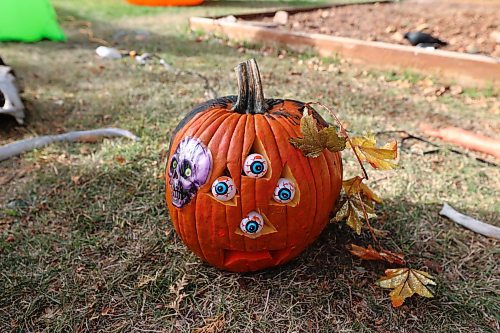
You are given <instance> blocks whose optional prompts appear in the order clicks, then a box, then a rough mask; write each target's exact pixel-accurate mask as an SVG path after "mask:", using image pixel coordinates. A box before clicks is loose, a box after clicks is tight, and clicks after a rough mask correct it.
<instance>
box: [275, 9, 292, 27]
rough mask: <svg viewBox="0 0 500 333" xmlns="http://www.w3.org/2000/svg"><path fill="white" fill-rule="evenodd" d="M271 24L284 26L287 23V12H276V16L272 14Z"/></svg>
mask: <svg viewBox="0 0 500 333" xmlns="http://www.w3.org/2000/svg"><path fill="white" fill-rule="evenodd" d="M273 22H274V23H276V24H280V25H286V24H287V23H288V12H286V11H284V10H278V11H277V12H276V14H274V17H273Z"/></svg>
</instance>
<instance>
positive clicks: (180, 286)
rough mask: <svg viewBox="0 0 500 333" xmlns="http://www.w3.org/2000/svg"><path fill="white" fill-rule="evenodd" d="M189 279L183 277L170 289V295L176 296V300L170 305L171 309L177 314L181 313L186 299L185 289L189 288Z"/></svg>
mask: <svg viewBox="0 0 500 333" xmlns="http://www.w3.org/2000/svg"><path fill="white" fill-rule="evenodd" d="M187 284H188V279H187V277H186V275H183V276H182V278H181V279H179V280H178V281H177V282H176V283H175V284H173V285H171V286H170V288H169V291H170V293H172V294H174V296H175V298H174V300H173V301H172V302H171V303H170V304H169V305H168V307H169V308H171V309H174V310H175V312H176V313H179V310H180V306H181V302H182V300H183V299H184V298H185V297H186V294H185V293H184V287H185V286H187Z"/></svg>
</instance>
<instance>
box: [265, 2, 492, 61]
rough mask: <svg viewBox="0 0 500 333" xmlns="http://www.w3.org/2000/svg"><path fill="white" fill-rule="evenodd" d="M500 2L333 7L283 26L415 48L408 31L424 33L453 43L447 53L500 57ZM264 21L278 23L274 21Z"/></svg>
mask: <svg viewBox="0 0 500 333" xmlns="http://www.w3.org/2000/svg"><path fill="white" fill-rule="evenodd" d="M499 11H500V4H498V3H496V4H494V3H461V2H460V3H455V2H439V3H437V2H435V1H427V0H426V1H422V0H420V1H417V0H415V1H405V2H403V3H390V4H373V5H352V6H343V7H332V8H329V9H321V10H316V11H312V12H303V13H297V14H294V15H290V17H289V18H288V20H287V22H286V24H285V25H281V26H280V27H281V28H284V29H288V30H292V31H305V32H310V33H320V34H327V35H332V36H340V37H351V38H356V39H361V40H368V41H381V42H388V43H396V44H402V45H410V44H409V42H408V41H407V40H405V39H404V38H403V36H404V34H405V33H406V32H409V31H417V30H420V31H423V32H426V33H430V34H431V35H433V36H435V37H438V38H440V39H441V40H444V41H446V42H447V43H448V45H447V46H444V47H443V48H442V49H444V50H449V51H458V52H467V53H477V54H485V55H490V56H493V57H500V44H499V43H497V42H498V41H499V40H498V38H499V34H500V31H499V30H500V28H499V26H498V22H499V21H498V14H495V13H498V12H499ZM262 21H265V22H273V18H272V17H271V18H263V19H262Z"/></svg>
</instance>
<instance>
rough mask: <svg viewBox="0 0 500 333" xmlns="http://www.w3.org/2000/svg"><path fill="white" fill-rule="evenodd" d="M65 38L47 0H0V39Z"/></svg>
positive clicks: (58, 39) (31, 40)
mask: <svg viewBox="0 0 500 333" xmlns="http://www.w3.org/2000/svg"><path fill="white" fill-rule="evenodd" d="M41 39H51V40H55V41H63V40H65V39H66V37H65V36H64V33H63V31H62V30H61V28H60V27H59V25H58V24H57V19H56V13H55V11H54V8H52V6H51V4H50V3H49V0H0V41H21V42H36V41H39V40H41Z"/></svg>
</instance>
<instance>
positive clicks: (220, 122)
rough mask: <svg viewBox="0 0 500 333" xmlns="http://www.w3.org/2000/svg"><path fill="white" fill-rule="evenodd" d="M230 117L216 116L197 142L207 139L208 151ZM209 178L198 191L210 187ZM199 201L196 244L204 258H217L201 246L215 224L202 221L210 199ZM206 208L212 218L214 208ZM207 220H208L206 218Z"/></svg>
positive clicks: (213, 230)
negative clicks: (217, 133) (206, 202)
mask: <svg viewBox="0 0 500 333" xmlns="http://www.w3.org/2000/svg"><path fill="white" fill-rule="evenodd" d="M232 115H233V114H232V113H222V114H221V115H217V117H216V119H215V120H214V121H212V122H210V124H209V125H208V126H207V127H205V128H203V129H202V131H201V133H197V135H196V137H197V138H199V140H201V141H204V140H203V139H204V138H205V137H208V140H206V141H207V142H206V147H207V148H208V149H209V147H210V143H211V142H212V140H213V139H214V137H215V133H216V132H217V131H219V130H220V129H221V128H223V127H224V124H225V123H226V122H227V121H228V120H230V119H231V118H232V117H231V116H232ZM214 117H215V116H214ZM217 153H218V152H217ZM212 155H213V156H218V154H217V155H215V153H214V152H212ZM215 162H216V161H215V160H213V161H212V170H211V172H213V169H214V165H213V164H214V163H215ZM211 178H212V175H210V177H209V178H208V180H207V182H206V183H205V184H204V185H202V186H201V187H200V189H199V191H200V192H201V191H202V190H203V188H206V187H211V183H209V181H210V179H211ZM200 194H201V193H200ZM200 199H202V200H197V198H195V205H196V211H197V212H201V213H202V214H201V216H200V215H199V214H195V225H194V229H195V232H196V238H197V240H198V244H199V245H200V247H201V251H202V252H203V254H204V256H205V257H206V258H214V257H217V256H216V255H213V253H212V247H210V246H202V244H204V243H206V242H208V243H210V240H212V237H213V236H214V235H215V234H216V233H215V229H216V226H215V224H213V223H206V222H205V221H204V218H203V217H204V216H205V214H206V213H207V212H206V209H204V207H205V201H209V202H211V200H212V199H211V198H210V197H209V196H208V195H207V197H206V198H205V197H201V198H200ZM208 206H209V207H210V212H209V213H208V216H210V217H212V216H213V214H214V206H213V205H212V204H209V205H208ZM212 218H213V217H212ZM208 220H209V218H208ZM213 251H216V250H213Z"/></svg>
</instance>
